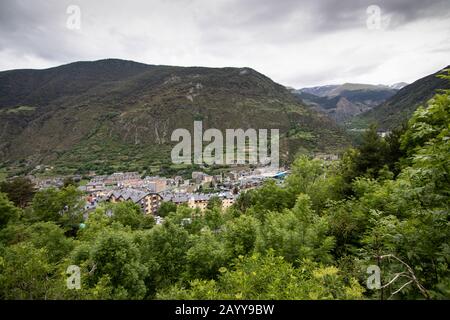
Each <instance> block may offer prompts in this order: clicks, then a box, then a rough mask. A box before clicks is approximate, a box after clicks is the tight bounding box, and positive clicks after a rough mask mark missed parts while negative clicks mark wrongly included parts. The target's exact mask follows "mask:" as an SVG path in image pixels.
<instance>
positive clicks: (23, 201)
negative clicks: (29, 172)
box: [0, 177, 36, 208]
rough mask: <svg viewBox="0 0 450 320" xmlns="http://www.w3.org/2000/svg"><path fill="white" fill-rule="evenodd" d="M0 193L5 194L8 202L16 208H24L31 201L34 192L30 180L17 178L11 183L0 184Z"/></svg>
mask: <svg viewBox="0 0 450 320" xmlns="http://www.w3.org/2000/svg"><path fill="white" fill-rule="evenodd" d="M0 192H3V193H6V194H7V195H8V198H9V200H11V201H12V202H14V204H15V205H16V206H18V207H20V208H25V207H26V206H27V205H28V203H29V202H30V201H31V199H33V196H34V193H35V192H36V190H35V186H34V184H33V183H32V182H31V180H30V179H28V178H24V177H18V178H14V179H13V180H11V181H3V182H1V183H0Z"/></svg>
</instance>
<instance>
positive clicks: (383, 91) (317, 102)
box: [293, 83, 397, 124]
mask: <svg viewBox="0 0 450 320" xmlns="http://www.w3.org/2000/svg"><path fill="white" fill-rule="evenodd" d="M396 92H397V90H396V89H393V88H390V87H388V86H383V85H369V84H359V83H345V84H342V85H328V86H321V87H312V88H303V89H300V90H294V91H293V93H294V94H295V95H296V96H297V97H298V98H299V99H300V100H301V101H303V102H304V103H305V104H307V105H310V106H313V107H314V108H315V109H316V110H318V111H321V112H325V113H326V114H328V115H329V116H330V117H332V118H333V119H334V120H336V121H337V122H338V123H342V124H343V123H346V122H348V121H349V120H350V119H352V118H353V117H354V116H356V115H358V114H361V113H363V112H366V111H368V110H370V109H371V108H373V107H375V106H377V105H379V104H381V103H383V102H384V101H386V99H388V98H390V97H392V96H393V95H394V94H395V93H396Z"/></svg>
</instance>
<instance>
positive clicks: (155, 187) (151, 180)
mask: <svg viewBox="0 0 450 320" xmlns="http://www.w3.org/2000/svg"><path fill="white" fill-rule="evenodd" d="M142 185H143V187H145V188H146V189H147V190H148V191H150V192H163V191H165V190H166V189H167V179H166V178H161V177H145V179H144V181H143V184H142Z"/></svg>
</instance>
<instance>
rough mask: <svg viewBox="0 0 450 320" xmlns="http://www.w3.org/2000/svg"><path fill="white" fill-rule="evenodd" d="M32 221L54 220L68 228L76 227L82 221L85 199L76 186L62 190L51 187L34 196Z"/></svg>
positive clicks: (30, 217)
mask: <svg viewBox="0 0 450 320" xmlns="http://www.w3.org/2000/svg"><path fill="white" fill-rule="evenodd" d="M31 206H32V209H33V211H32V213H31V216H29V217H28V218H29V219H30V221H53V222H56V223H58V224H59V225H61V226H63V227H64V228H68V229H76V228H77V227H78V225H79V223H80V222H81V221H82V218H83V217H82V214H83V209H84V208H83V207H84V205H83V200H82V199H81V192H80V191H78V190H77V189H76V188H75V187H74V186H68V187H66V188H63V189H62V190H57V189H54V188H49V189H46V190H41V191H39V192H37V193H36V195H35V197H34V198H33V202H32V204H31Z"/></svg>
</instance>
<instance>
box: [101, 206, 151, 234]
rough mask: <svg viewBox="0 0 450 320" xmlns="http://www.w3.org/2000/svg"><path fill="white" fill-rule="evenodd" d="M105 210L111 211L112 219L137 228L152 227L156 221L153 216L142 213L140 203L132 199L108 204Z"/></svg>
mask: <svg viewBox="0 0 450 320" xmlns="http://www.w3.org/2000/svg"><path fill="white" fill-rule="evenodd" d="M105 210H106V211H107V212H110V214H111V216H112V221H116V222H119V223H121V224H122V225H124V226H129V227H131V229H133V230H136V229H139V228H151V227H152V226H153V224H154V223H155V220H154V219H153V216H147V215H144V214H143V213H142V210H141V208H140V207H139V205H137V204H136V203H134V202H132V201H123V202H118V203H114V204H110V205H108V206H107V207H106V208H105Z"/></svg>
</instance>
